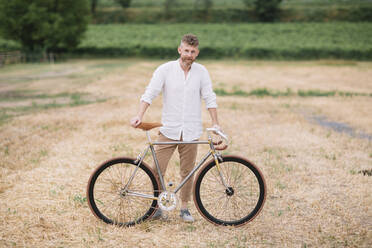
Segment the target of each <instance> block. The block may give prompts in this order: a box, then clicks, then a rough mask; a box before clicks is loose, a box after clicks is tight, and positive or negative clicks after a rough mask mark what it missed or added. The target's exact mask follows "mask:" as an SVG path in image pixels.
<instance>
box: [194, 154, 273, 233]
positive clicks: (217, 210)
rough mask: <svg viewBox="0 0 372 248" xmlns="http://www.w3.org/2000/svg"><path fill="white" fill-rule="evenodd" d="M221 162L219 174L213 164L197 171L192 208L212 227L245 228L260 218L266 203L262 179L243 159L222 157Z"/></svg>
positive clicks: (210, 163) (259, 173)
mask: <svg viewBox="0 0 372 248" xmlns="http://www.w3.org/2000/svg"><path fill="white" fill-rule="evenodd" d="M222 160H223V161H222V162H220V163H219V167H220V170H218V168H217V166H216V163H215V161H214V160H211V161H210V162H209V163H208V164H207V165H206V166H204V167H203V168H202V169H201V170H200V172H199V174H198V175H197V177H196V180H195V185H194V202H195V205H196V206H197V209H198V211H199V213H200V214H201V215H202V216H203V217H204V218H206V219H207V220H208V221H210V222H212V223H214V224H217V225H225V226H226V225H229V226H240V225H244V224H246V223H248V222H249V221H251V220H253V219H254V218H255V217H256V216H257V215H258V214H259V212H260V211H261V209H262V207H263V205H264V203H265V198H266V185H265V179H264V177H263V175H262V173H261V172H260V170H259V169H258V168H257V167H256V166H255V165H254V164H253V163H251V162H249V161H248V160H246V159H244V158H241V157H237V156H222ZM222 178H223V179H222ZM224 182H225V184H226V186H225V184H224Z"/></svg>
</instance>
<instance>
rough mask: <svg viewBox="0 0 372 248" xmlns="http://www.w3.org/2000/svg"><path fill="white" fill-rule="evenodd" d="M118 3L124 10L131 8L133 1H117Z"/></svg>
mask: <svg viewBox="0 0 372 248" xmlns="http://www.w3.org/2000/svg"><path fill="white" fill-rule="evenodd" d="M116 2H117V3H118V4H120V6H121V7H123V8H129V7H130V2H131V0H116Z"/></svg>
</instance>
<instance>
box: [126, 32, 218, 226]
mask: <svg viewBox="0 0 372 248" xmlns="http://www.w3.org/2000/svg"><path fill="white" fill-rule="evenodd" d="M198 45H199V41H198V38H197V37H196V36H195V35H193V34H186V35H184V36H183V38H182V40H181V44H180V46H179V47H178V53H179V54H180V57H179V59H178V60H175V61H170V62H168V63H165V64H163V65H161V66H159V67H158V68H157V69H156V70H155V72H154V74H153V76H152V79H151V81H150V84H149V85H148V86H147V88H146V91H145V93H144V94H143V95H142V97H141V101H140V108H139V112H138V114H137V116H135V117H133V118H132V119H131V125H132V126H133V127H137V126H138V125H139V124H140V123H141V121H142V118H143V115H144V113H145V112H146V110H147V108H148V107H149V106H150V104H151V103H152V100H153V99H154V98H155V97H156V96H158V95H159V93H160V92H162V94H163V112H162V124H163V126H162V127H161V128H160V132H159V137H158V141H161V142H164V141H174V140H183V141H192V140H197V139H199V138H200V136H201V135H202V133H203V127H202V120H201V99H203V100H204V101H205V104H206V107H207V109H208V111H209V114H210V117H211V119H212V125H213V127H215V128H218V129H219V124H218V119H217V104H216V94H215V93H214V92H213V89H212V82H211V79H210V77H209V73H208V71H207V69H206V68H205V67H204V66H202V65H201V64H198V63H194V61H195V59H196V58H197V56H198V55H199V49H198ZM177 147H178V152H179V154H180V170H181V172H180V174H181V180H183V179H184V178H185V177H186V176H187V175H188V174H189V172H190V171H191V170H192V169H193V167H194V165H195V160H196V153H197V145H196V144H181V145H158V146H156V147H155V150H156V156H157V158H158V162H159V166H160V170H161V172H162V174H163V175H164V173H165V171H166V168H167V166H168V162H169V159H170V157H171V156H172V154H173V152H174V150H175V149H176V148H177ZM154 171H157V170H156V169H155V170H154ZM192 185H193V178H190V180H188V182H187V183H186V184H185V185H184V186H183V188H182V189H181V197H180V198H181V214H180V216H181V218H182V219H183V220H184V221H186V222H193V221H194V219H193V217H192V216H191V214H190V212H189V210H188V207H187V204H188V202H189V201H190V198H191V190H192ZM160 216H161V209H158V211H157V212H156V213H155V215H154V218H156V217H160Z"/></svg>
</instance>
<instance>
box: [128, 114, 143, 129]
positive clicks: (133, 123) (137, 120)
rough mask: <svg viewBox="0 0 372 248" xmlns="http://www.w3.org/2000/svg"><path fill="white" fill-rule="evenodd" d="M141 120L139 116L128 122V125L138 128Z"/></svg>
mask: <svg viewBox="0 0 372 248" xmlns="http://www.w3.org/2000/svg"><path fill="white" fill-rule="evenodd" d="M141 122H142V120H141V118H140V117H139V116H135V117H133V118H132V119H131V120H130V125H131V126H132V127H138V125H139V124H141Z"/></svg>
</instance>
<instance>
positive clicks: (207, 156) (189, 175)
mask: <svg viewBox="0 0 372 248" xmlns="http://www.w3.org/2000/svg"><path fill="white" fill-rule="evenodd" d="M211 155H212V152H211V151H209V152H208V153H207V154H206V155H205V156H204V157H203V158H202V160H201V161H200V162H199V164H198V165H197V166H195V167H194V169H193V170H192V171H191V172H190V173H189V174H188V175H187V176H186V177H185V179H183V181H182V182H181V184H180V185H179V186H178V187H177V188H176V190H175V191H174V193H177V192H178V191H179V190H180V189H181V188H182V186H183V185H184V184H185V183H186V182H187V180H189V179H190V177H192V175H193V174H194V173H195V171H197V170H198V169H199V168H200V166H202V165H203V164H204V162H205V161H206V160H207V159H208V158H209V156H211Z"/></svg>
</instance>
